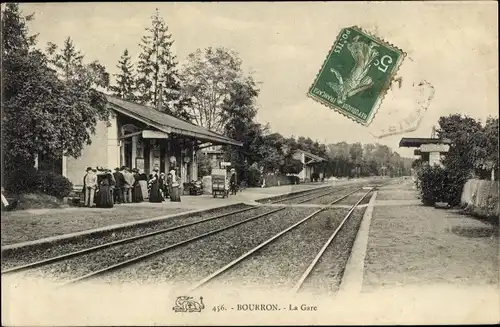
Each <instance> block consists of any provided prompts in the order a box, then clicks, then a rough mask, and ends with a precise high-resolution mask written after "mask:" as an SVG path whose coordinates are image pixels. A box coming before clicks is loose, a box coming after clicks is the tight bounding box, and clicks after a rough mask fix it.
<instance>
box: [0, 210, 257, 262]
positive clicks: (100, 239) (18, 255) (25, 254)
mask: <svg viewBox="0 0 500 327" xmlns="http://www.w3.org/2000/svg"><path fill="white" fill-rule="evenodd" d="M245 208H251V206H247V205H234V206H230V207H224V208H220V209H213V210H209V211H207V212H201V213H197V214H194V215H192V216H177V217H172V218H167V219H165V220H158V221H153V222H149V223H146V224H142V225H140V226H133V227H129V228H126V229H123V230H117V231H109V232H106V233H103V234H100V235H88V236H85V237H81V238H78V239H73V240H69V241H68V242H63V243H60V244H50V245H48V246H47V247H42V246H40V247H31V248H30V249H27V250H24V249H20V250H15V251H8V252H6V253H2V270H3V269H8V268H11V267H15V266H18V265H23V264H28V263H31V262H36V261H40V260H44V259H48V258H52V257H55V256H58V255H62V254H66V253H70V252H74V251H78V250H82V249H86V248H90V247H93V246H98V245H102V244H105V243H108V242H113V241H117V240H120V239H125V238H128V237H133V236H137V235H143V234H147V233H151V232H154V231H157V230H161V229H165V228H171V227H174V226H179V225H184V224H188V223H193V222H196V221H201V220H205V219H208V218H211V217H215V216H217V215H222V214H226V213H230V212H234V211H238V210H241V209H245ZM251 211H252V210H249V212H251ZM245 213H246V212H245ZM224 218H226V217H224ZM224 218H222V219H224Z"/></svg>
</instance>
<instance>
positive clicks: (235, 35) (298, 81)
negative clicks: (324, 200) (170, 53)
mask: <svg viewBox="0 0 500 327" xmlns="http://www.w3.org/2000/svg"><path fill="white" fill-rule="evenodd" d="M497 6H498V5H497V3H496V2H494V1H485V2H483V1H473V2H466V1H461V2H452V1H446V2H430V1H429V2H422V3H420V2H403V3H401V2H387V3H381V2H380V3H368V2H361V1H359V2H308V3H305V2H286V3H276V2H253V3H242V2H233V3H190V2H179V3H173V2H169V3H166V2H163V3H150V2H141V3H24V4H21V6H20V7H21V9H22V10H23V12H24V13H25V14H30V13H35V20H34V21H33V22H31V23H30V24H29V27H30V31H31V32H32V33H39V37H38V46H39V47H43V48H45V45H46V43H47V42H53V43H56V44H58V45H62V44H63V42H64V40H65V39H66V38H67V37H68V36H70V37H71V38H72V39H73V41H74V44H75V45H76V47H77V48H78V49H79V50H81V51H82V52H83V53H84V54H85V58H86V60H88V62H90V61H92V60H99V61H100V62H101V63H103V64H104V65H105V66H106V67H107V69H108V71H109V72H110V73H111V74H114V73H117V71H118V69H117V68H116V65H117V62H118V59H119V58H120V56H121V54H122V53H123V50H124V49H128V50H129V53H130V54H131V55H132V57H133V58H135V57H137V56H138V54H139V42H140V39H141V37H142V36H143V35H144V34H145V31H144V29H145V28H146V27H149V26H150V22H151V20H150V17H151V16H152V15H153V14H154V12H155V9H156V8H158V9H159V10H160V14H161V16H162V17H163V18H164V19H165V21H166V23H167V25H168V27H169V32H170V33H172V37H173V39H174V40H175V43H174V47H173V49H174V52H175V54H176V55H177V56H178V59H179V61H180V62H181V63H182V62H183V61H184V60H185V58H186V57H187V56H188V54H189V53H191V52H194V51H195V50H196V49H197V48H200V49H203V48H206V47H210V46H211V47H218V46H222V47H226V48H230V49H232V50H234V51H236V52H238V53H239V55H240V57H241V59H242V60H243V65H244V69H245V70H246V72H253V74H254V77H255V79H256V80H257V81H259V82H260V83H261V84H260V95H259V98H258V100H257V104H258V108H259V112H258V116H257V119H258V121H259V122H261V123H269V124H270V126H271V129H272V131H273V132H279V133H281V134H283V135H284V136H291V135H294V136H305V137H311V138H312V139H313V140H318V141H320V142H324V143H335V142H341V141H346V142H349V143H352V142H361V143H370V142H372V143H375V142H378V143H381V144H385V145H388V146H389V147H391V148H392V149H394V150H396V151H397V152H398V153H400V154H401V155H404V156H412V155H413V149H407V148H398V146H399V141H400V139H401V137H403V136H404V137H430V134H431V129H432V126H434V125H436V124H437V120H438V118H439V117H440V116H443V115H448V114H455V113H460V114H466V115H469V116H472V117H475V118H478V119H481V120H483V121H484V120H485V119H486V117H488V116H490V115H491V116H496V117H498V89H499V88H498V31H497V30H498V28H497V26H498V18H497V11H498V8H497ZM353 25H356V26H359V27H361V28H363V29H365V30H367V31H369V32H371V33H373V34H375V35H376V36H378V37H380V38H383V39H384V40H386V41H387V42H390V43H392V44H394V45H395V46H397V47H398V48H400V49H402V50H403V51H405V52H406V54H407V57H406V58H405V61H403V65H402V66H401V68H400V73H398V76H401V77H402V79H403V88H405V87H406V88H407V89H408V88H410V87H412V85H413V84H414V83H415V81H417V82H418V81H420V80H422V79H423V80H425V81H427V82H428V83H430V84H431V85H432V87H433V89H434V96H433V98H432V100H430V101H429V104H428V106H427V107H426V108H427V110H426V111H425V114H424V115H423V118H422V120H421V122H420V124H419V125H418V128H417V130H415V131H413V132H408V133H402V134H399V135H394V136H389V137H384V138H379V139H376V138H374V137H373V135H372V133H370V128H367V127H365V126H361V125H359V124H357V123H355V122H353V121H352V120H349V119H347V118H346V117H344V116H342V115H341V114H339V113H337V112H335V111H333V110H331V109H329V108H326V107H324V106H323V105H321V104H319V103H317V102H315V101H314V100H312V99H310V98H308V97H307V95H306V93H307V91H308V89H309V87H310V86H311V84H312V83H313V81H314V78H315V77H316V74H317V73H318V71H319V69H320V68H321V65H322V63H323V61H324V60H325V58H326V56H327V54H328V51H329V50H330V48H331V47H332V45H333V43H334V41H335V38H336V37H337V35H338V33H339V32H340V30H341V29H342V28H343V27H349V26H353ZM388 92H389V93H388V94H387V96H386V98H385V99H384V100H383V101H382V103H381V106H380V108H379V111H378V113H377V116H375V118H374V123H373V124H374V125H371V126H372V127H371V128H373V126H375V125H377V126H380V125H384V124H389V123H390V120H391V119H392V118H391V117H392V116H391V115H389V114H388V112H390V111H391V110H392V111H396V112H398V111H399V113H400V114H406V113H408V112H410V111H412V110H414V109H413V108H414V107H415V103H416V101H417V99H416V98H415V96H414V95H411V94H412V93H411V92H399V93H398V90H397V89H396V90H389V91H388ZM391 92H392V93H391Z"/></svg>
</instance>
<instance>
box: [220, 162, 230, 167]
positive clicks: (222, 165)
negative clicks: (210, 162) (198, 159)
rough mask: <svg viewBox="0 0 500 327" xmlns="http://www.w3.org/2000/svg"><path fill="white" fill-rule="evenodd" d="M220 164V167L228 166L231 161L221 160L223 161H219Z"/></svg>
mask: <svg viewBox="0 0 500 327" xmlns="http://www.w3.org/2000/svg"><path fill="white" fill-rule="evenodd" d="M220 166H221V167H229V166H231V163H230V162H227V161H223V162H221V163H220Z"/></svg>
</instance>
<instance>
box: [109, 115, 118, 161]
mask: <svg viewBox="0 0 500 327" xmlns="http://www.w3.org/2000/svg"><path fill="white" fill-rule="evenodd" d="M109 122H110V126H109V127H108V129H107V136H108V139H107V157H108V161H107V168H109V169H111V170H113V169H115V168H116V167H119V166H120V143H119V140H118V135H119V134H118V123H117V119H116V115H113V116H112V117H111V118H110V120H109Z"/></svg>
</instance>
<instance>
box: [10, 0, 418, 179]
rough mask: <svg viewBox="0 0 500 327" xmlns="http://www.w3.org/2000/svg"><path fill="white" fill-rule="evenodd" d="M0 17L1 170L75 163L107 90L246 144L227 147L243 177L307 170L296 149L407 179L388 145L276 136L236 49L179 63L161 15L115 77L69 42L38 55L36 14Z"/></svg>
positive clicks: (343, 172) (102, 114)
mask: <svg viewBox="0 0 500 327" xmlns="http://www.w3.org/2000/svg"><path fill="white" fill-rule="evenodd" d="M2 18H3V19H2V25H3V26H2V39H3V40H2V53H3V60H4V65H3V66H2V74H3V79H4V104H3V110H2V122H3V124H4V151H3V153H4V162H5V167H4V168H5V169H19V167H26V166H32V165H33V162H34V160H35V157H34V154H35V153H38V154H40V155H42V156H45V157H54V158H57V157H61V156H62V155H63V154H64V155H69V156H73V157H79V156H80V155H81V151H82V149H83V147H84V146H85V145H86V144H89V143H90V142H91V135H92V134H93V133H94V132H95V125H96V123H97V121H99V120H103V121H107V120H108V111H107V109H106V99H105V97H104V96H103V94H102V93H101V91H106V92H110V93H112V94H113V95H115V96H117V97H120V98H123V99H125V100H129V101H134V102H137V103H140V104H143V105H147V106H150V107H154V108H155V109H156V110H159V111H161V112H164V113H166V114H170V115H173V116H175V117H178V118H180V119H184V120H186V121H190V122H192V123H195V124H197V125H199V126H202V127H205V128H208V129H210V130H213V131H215V132H217V133H220V134H224V135H225V136H227V137H230V138H233V139H235V140H238V141H241V142H242V143H243V147H241V148H235V147H229V146H227V147H223V151H224V157H225V160H227V161H231V162H232V163H233V165H234V166H236V168H237V169H238V171H240V172H241V173H242V174H245V173H246V172H248V171H250V170H252V169H253V170H255V171H259V172H260V173H263V174H296V173H298V172H299V171H300V170H302V168H303V167H302V164H301V163H300V162H299V161H298V160H296V159H294V157H293V154H294V152H295V151H296V150H298V149H301V150H304V151H307V152H310V153H312V154H315V155H318V156H320V157H323V158H325V159H326V161H324V162H322V163H321V164H320V166H319V168H320V171H322V172H324V175H325V177H328V176H338V177H342V176H369V175H405V174H409V169H410V168H411V160H410V159H407V158H402V157H401V156H400V155H399V154H398V153H396V152H393V151H392V150H391V149H390V148H389V147H387V146H384V145H380V144H366V145H361V144H360V143H354V144H348V143H345V142H340V143H336V144H323V143H320V142H318V141H314V140H312V139H310V138H306V137H302V136H300V137H293V136H292V137H285V136H283V135H281V134H279V133H273V132H272V131H271V128H270V126H269V125H268V124H261V123H259V122H257V121H256V114H257V111H258V109H257V105H256V100H257V98H258V96H259V92H260V89H259V85H260V83H259V82H257V81H255V79H254V78H253V75H252V73H248V72H245V71H244V70H243V68H242V60H241V58H240V57H239V55H238V53H236V52H235V51H233V50H231V49H227V48H224V47H216V48H212V47H209V48H206V49H197V50H196V51H194V52H192V53H191V54H189V55H188V56H187V58H186V60H185V62H184V63H183V64H182V65H181V64H180V63H179V61H178V59H177V57H176V55H175V54H174V52H173V49H172V46H173V44H174V40H173V37H172V34H171V33H170V32H169V29H168V26H167V24H166V23H165V21H164V19H163V18H162V17H161V15H160V12H159V11H158V10H156V11H155V13H154V14H153V16H152V17H151V24H150V26H149V27H148V28H146V30H145V33H144V36H143V37H142V38H141V39H140V40H138V41H139V47H140V48H139V53H137V54H132V53H130V51H129V50H128V49H123V52H122V55H121V57H120V58H119V59H118V64H117V67H118V73H117V74H115V75H114V76H110V74H109V73H108V72H107V69H106V67H105V66H104V65H103V64H102V63H100V62H99V61H92V62H87V61H86V60H85V57H84V55H83V54H82V52H81V51H80V50H78V49H77V46H76V45H75V44H74V42H73V40H72V39H71V37H68V38H67V39H66V40H65V42H64V43H63V44H62V46H58V45H56V44H53V43H48V44H47V45H46V47H45V49H43V50H41V49H39V48H38V47H37V41H36V35H31V34H30V33H29V30H28V26H27V23H28V22H29V21H30V20H32V19H34V17H33V15H28V16H25V15H24V14H23V13H22V12H21V10H20V8H19V6H18V5H17V4H15V3H8V4H7V5H6V6H5V9H4V11H3V12H2ZM200 161H203V158H201V160H200ZM9 165H10V166H9Z"/></svg>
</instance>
